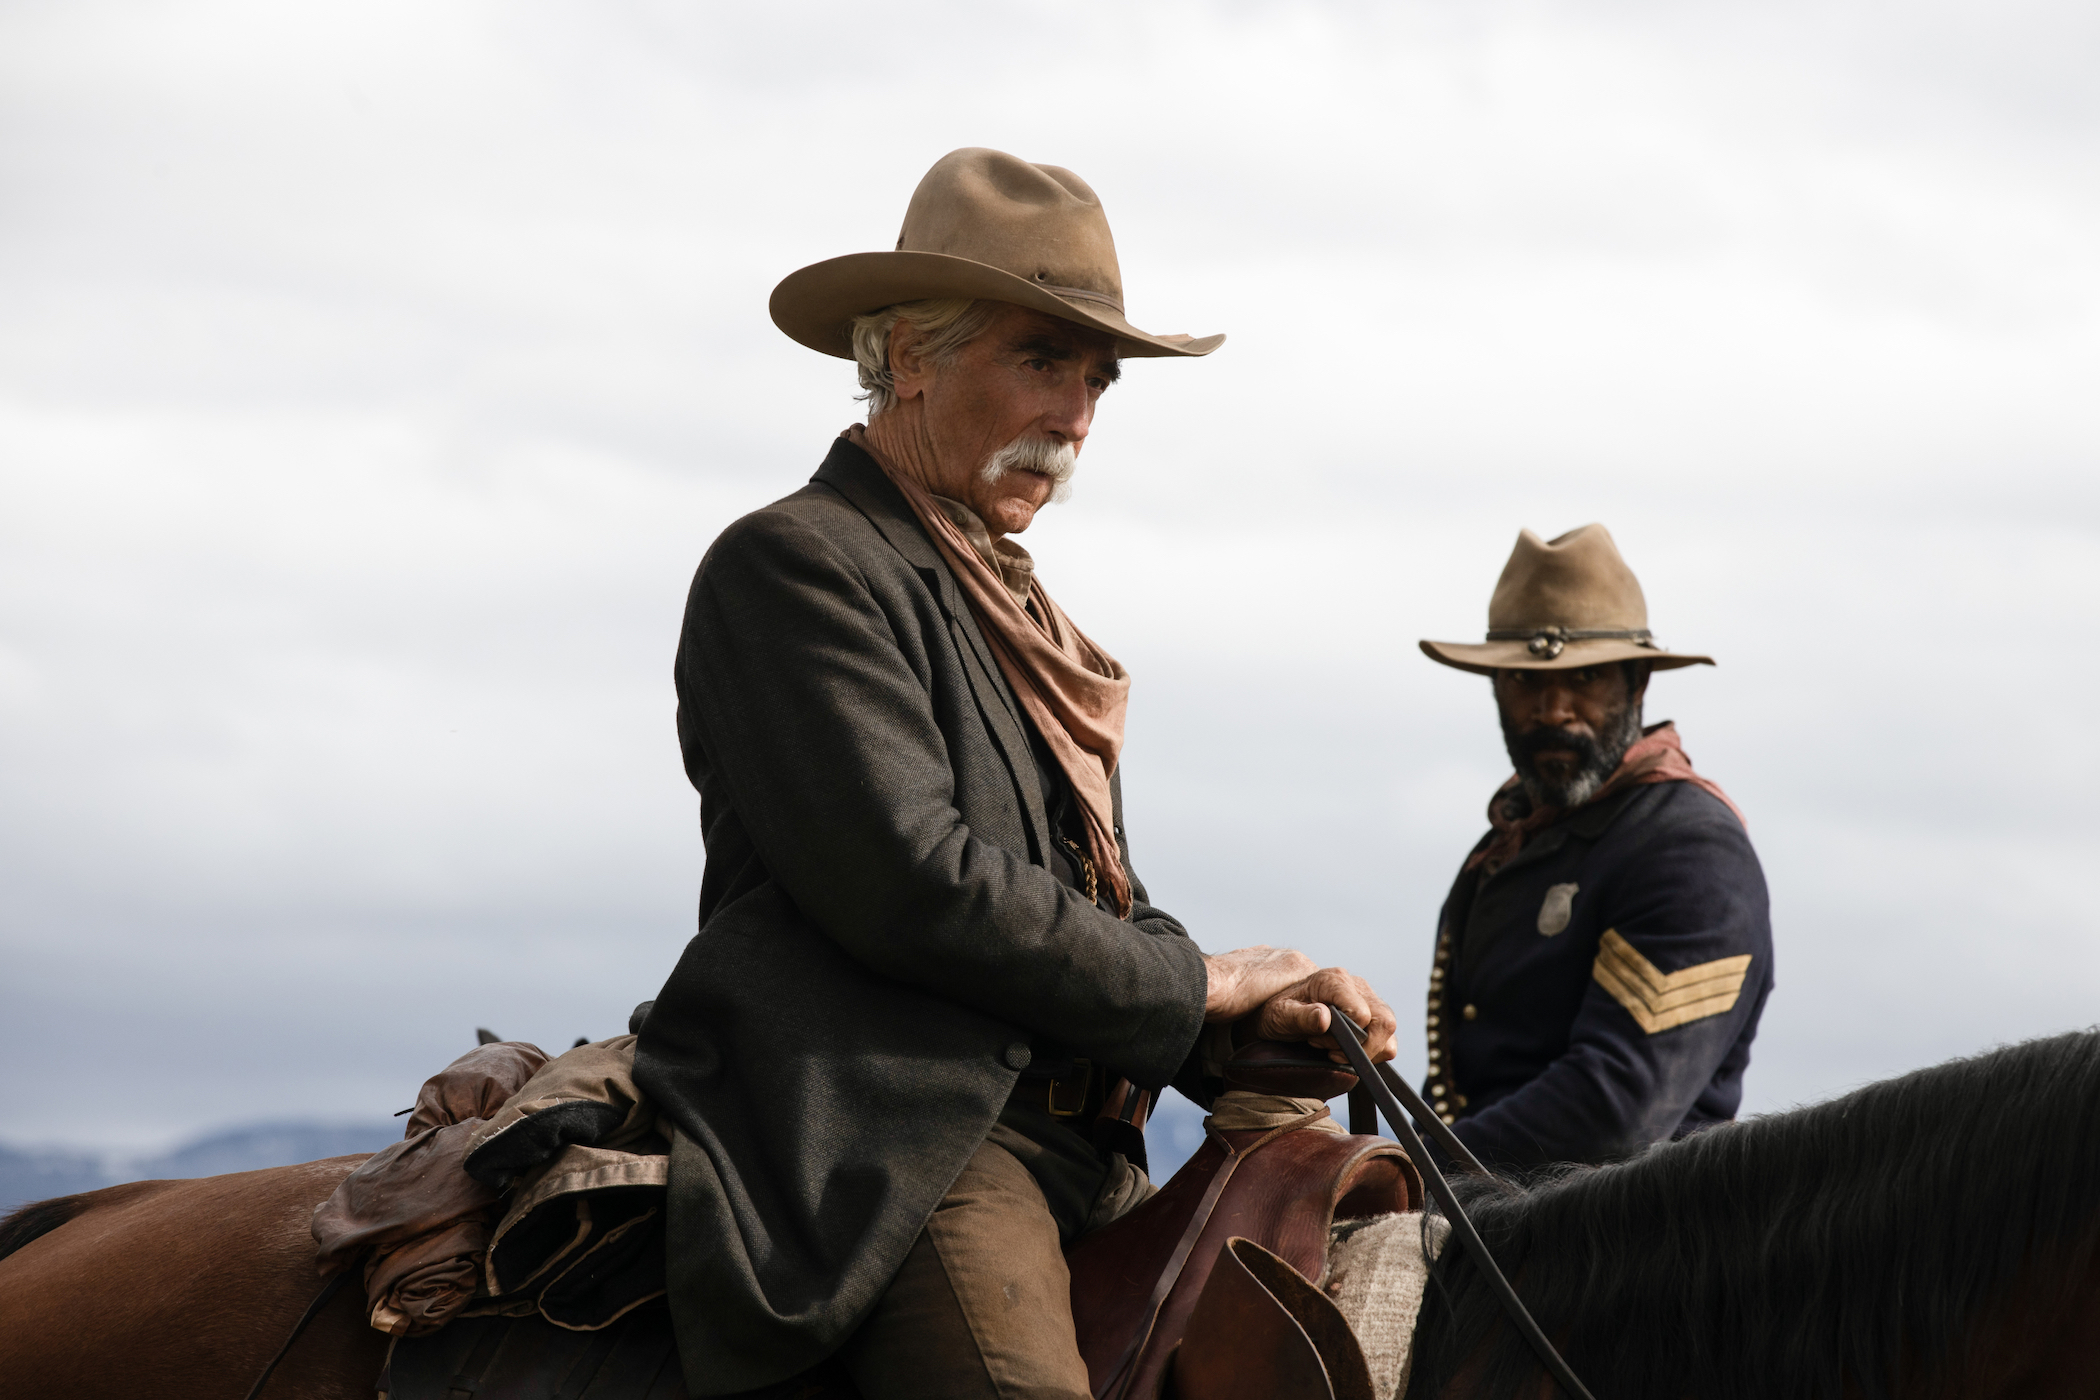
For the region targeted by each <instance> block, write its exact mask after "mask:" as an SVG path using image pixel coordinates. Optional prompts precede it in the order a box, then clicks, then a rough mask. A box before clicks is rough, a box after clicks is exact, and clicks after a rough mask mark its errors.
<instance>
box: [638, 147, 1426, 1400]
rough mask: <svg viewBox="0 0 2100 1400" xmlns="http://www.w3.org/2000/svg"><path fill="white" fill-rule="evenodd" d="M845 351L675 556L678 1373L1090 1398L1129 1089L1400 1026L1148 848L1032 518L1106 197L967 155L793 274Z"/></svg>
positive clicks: (661, 1004)
mask: <svg viewBox="0 0 2100 1400" xmlns="http://www.w3.org/2000/svg"><path fill="white" fill-rule="evenodd" d="M772 310H773V317H774V320H775V322H776V323H777V324H778V325H779V326H780V327H781V328H782V329H783V330H784V331H786V332H787V334H788V335H790V336H792V337H793V338H794V339H796V340H797V341H799V342H801V343H802V344H804V345H806V346H809V347H810V348H812V349H816V350H819V351H822V352H824V353H826V354H831V355H836V356H839V357H841V358H850V359H852V360H854V361H855V362H856V363H857V365H858V367H859V375H860V382H861V387H862V389H863V391H864V394H865V397H866V398H867V401H868V421H867V423H866V425H865V426H864V427H862V426H858V425H857V426H855V427H853V428H850V429H848V430H847V431H846V432H845V433H843V434H842V435H841V436H840V437H839V438H838V439H837V440H836V441H834V442H833V443H832V445H831V449H830V452H829V454H828V455H827V456H826V457H825V459H824V463H823V465H822V466H820V467H819V468H818V469H817V473H816V475H815V476H814V477H813V478H812V479H811V481H810V484H809V485H807V486H805V487H803V488H802V489H801V490H800V491H797V492H796V493H795V494H793V495H791V496H789V497H787V498H786V499H784V500H781V501H778V502H775V503H774V504H773V505H771V506H768V507H766V508H765V509H763V510H760V511H757V512H755V513H753V514H751V515H748V516H746V517H744V518H743V519H742V520H739V521H737V522H736V523H735V524H733V525H731V526H730V527H729V528H728V529H727V530H725V531H723V532H722V535H721V536H720V538H718V539H717V540H716V541H715V543H714V545H713V547H712V548H711V549H709V550H708V552H707V557H706V558H705V559H704V560H703V561H702V562H701V565H700V569H699V572H698V574H697V575H696V576H695V578H694V580H693V586H692V592H691V595H690V597H689V600H688V603H687V607H686V617H685V628H684V633H683V635H682V638H681V640H680V645H679V652H678V660H677V664H676V668H675V669H676V677H677V682H678V701H679V703H678V733H679V742H680V747H681V748H682V750H683V752H684V757H685V766H686V771H687V774H688V775H689V776H690V778H691V779H692V782H693V785H694V786H695V787H696V788H697V789H698V790H699V793H700V814H701V825H702V830H703V835H704V838H705V841H706V846H707V865H706V871H705V874H704V877H703V879H702V884H701V891H700V930H699V933H698V935H697V936H696V937H695V938H694V939H693V940H692V942H691V943H690V944H689V945H688V947H687V948H686V951H685V954H684V956H683V957H682V958H681V959H680V961H679V963H678V966H677V968H676V969H675V970H674V971H673V972H672V974H671V977H670V980H669V981H668V982H667V983H666V984H665V986H664V989H663V991H662V993H661V994H660V995H659V996H658V998H657V999H656V1001H655V1003H654V1004H653V1006H652V1007H651V1009H650V1010H649V1012H648V1015H647V1020H646V1021H645V1022H644V1024H643V1026H642V1028H641V1034H640V1043H639V1046H638V1050H637V1058H636V1078H637V1080H638V1081H639V1082H640V1084H641V1086H642V1088H643V1089H644V1090H645V1091H646V1092H647V1093H648V1095H649V1096H650V1098H651V1099H652V1100H654V1101H655V1102H656V1103H657V1104H658V1105H659V1106H660V1107H661V1109H662V1111H663V1115H664V1119H665V1121H666V1123H667V1124H668V1125H669V1127H670V1131H671V1138H672V1178H671V1193H670V1207H669V1210H670V1219H669V1249H670V1259H669V1266H668V1275H669V1280H670V1285H671V1307H672V1313H673V1317H674V1320H675V1323H676V1326H677V1331H678V1340H679V1351H680V1355H681V1359H682V1361H683V1363H684V1367H685V1371H686V1378H687V1384H688V1387H689V1388H690V1390H691V1391H692V1393H693V1394H695V1395H702V1396H705V1395H723V1394H730V1393H734V1392H738V1391H743V1390H747V1389H754V1388H758V1387H762V1386H768V1385H773V1384H776V1383H779V1382H782V1381H784V1380H786V1379H788V1378H790V1377H793V1376H795V1375H797V1374H798V1373H801V1372H803V1371H804V1370H806V1369H807V1368H809V1367H811V1366H813V1365H815V1364H817V1363H818V1362H820V1361H822V1360H824V1359H825V1358H827V1357H832V1356H836V1357H837V1358H838V1360H839V1362H840V1363H842V1364H843V1366H844V1367H845V1369H846V1370H847V1371H848V1372H849V1373H850V1375H851V1377H852V1379H853V1381H854V1383H855V1384H856V1385H857V1387H858V1388H859V1390H860V1392H861V1393H862V1394H863V1395H865V1396H867V1397H869V1398H870V1400H882V1398H883V1397H889V1396H899V1397H902V1396H985V1397H991V1396H999V1397H1012V1396H1031V1397H1033V1396H1042V1397H1066V1400H1081V1397H1084V1396H1086V1395H1087V1393H1088V1377H1087V1370H1086V1366H1085V1364H1084V1363H1083V1362H1082V1360H1081V1358H1080V1355H1079V1351H1078V1344H1077V1339H1076V1337H1075V1333H1074V1327H1073V1321H1072V1315H1071V1306H1070V1298H1069V1278H1068V1275H1067V1273H1066V1270H1065V1265H1064V1261H1063V1256H1062V1252H1061V1251H1062V1247H1063V1246H1064V1245H1065V1244H1067V1243H1069V1242H1070V1241H1071V1240H1072V1239H1074V1238H1076V1237H1077V1236H1078V1235H1079V1234H1081V1233H1082V1232H1084V1231H1087V1230H1089V1229H1093V1228H1096V1227H1098V1226H1100V1225H1102V1224H1105V1223H1106V1222H1108V1221H1110V1220H1112V1219H1114V1218H1116V1217H1117V1216H1118V1215H1119V1214H1120V1213H1122V1212H1124V1211H1126V1210H1128V1209H1129V1208H1130V1207H1131V1206H1132V1205H1134V1204H1136V1203H1137V1202H1138V1201H1140V1200H1142V1199H1143V1198H1144V1197H1145V1196H1146V1195H1147V1194H1148V1193H1149V1192H1150V1190H1151V1187H1150V1184H1149V1183H1148V1182H1147V1181H1146V1179H1145V1175H1144V1173H1143V1171H1142V1169H1141V1165H1142V1154H1143V1139H1142V1135H1141V1133H1140V1132H1138V1131H1136V1130H1135V1129H1134V1127H1133V1124H1141V1123H1142V1111H1141V1108H1140V1104H1141V1102H1142V1100H1141V1098H1140V1097H1139V1096H1141V1095H1146V1094H1149V1093H1151V1092H1154V1091H1157V1090H1159V1089H1161V1088H1163V1087H1165V1086H1166V1085H1168V1084H1172V1085H1174V1086H1175V1087H1176V1088H1178V1089H1179V1090H1181V1091H1182V1092H1184V1093H1186V1094H1188V1095H1190V1096H1192V1097H1194V1098H1196V1099H1198V1100H1199V1101H1206V1102H1207V1101H1208V1099H1209V1098H1210V1096H1211V1095H1212V1094H1214V1093H1215V1092H1216V1090H1217V1089H1218V1087H1220V1086H1219V1084H1218V1081H1217V1080H1216V1079H1214V1078H1213V1077H1211V1076H1210V1075H1209V1074H1207V1073H1206V1070H1207V1064H1206V1061H1205V1060H1204V1058H1203V1057H1202V1056H1201V1055H1199V1054H1198V1052H1197V1045H1198V1040H1199V1036H1200V1033H1201V1032H1202V1031H1203V1029H1204V1027H1205V1026H1206V1025H1222V1024H1225V1023H1229V1022H1232V1021H1236V1020H1239V1019H1240V1018H1242V1017H1246V1016H1250V1015H1251V1016H1256V1017H1258V1018H1259V1025H1260V1027H1261V1029H1262V1031H1263V1033H1264V1034H1266V1035H1267V1036H1269V1037H1270V1038H1273V1039H1299V1040H1311V1041H1312V1042H1313V1043H1314V1044H1326V1045H1328V1046H1329V1047H1331V1046H1332V1041H1331V1039H1329V1038H1327V1036H1326V1032H1327V1031H1328V1014H1329V1013H1328V1011H1327V1008H1326V1004H1327V1003H1334V1004H1338V1005H1340V1006H1342V1007H1343V1009H1344V1010H1346V1011H1348V1012H1349V1013H1350V1015H1351V1016H1352V1017H1354V1018H1355V1019H1357V1020H1358V1021H1360V1022H1361V1023H1363V1024H1365V1025H1366V1026H1367V1028H1368V1029H1369V1031H1370V1039H1371V1041H1372V1043H1373V1047H1374V1053H1375V1054H1377V1055H1379V1056H1381V1057H1389V1056H1390V1055H1391V1053H1392V1034H1393V1017H1392V1013H1391V1011H1390V1010H1389V1009H1388V1008H1387V1007H1386V1006H1385V1005H1384V1003H1383V1002H1381V1001H1380V1000H1379V999H1378V998H1377V997H1376V996H1375V995H1374V994H1373V993H1372V992H1371V991H1370V989H1369V988H1368V987H1366V986H1365V985H1364V984H1363V983H1362V982H1361V981H1360V980H1359V979H1357V978H1355V977H1353V976H1351V975H1349V974H1348V973H1346V972H1344V971H1342V970H1340V969H1337V968H1328V969H1322V968H1320V967H1319V966H1318V965H1317V964H1315V963H1314V962H1313V960H1312V959H1311V958H1309V957H1307V956H1305V955H1304V954H1302V953H1297V952H1293V951H1290V950H1283V949H1274V948H1267V947H1256V948H1247V949H1241V950H1239V951H1237V952H1230V953H1222V954H1215V955H1207V954H1205V953H1204V952H1202V951H1201V950H1200V949H1199V948H1198V947H1197V946H1196V944H1195V943H1194V942H1193V941H1192V940H1191V939H1190V938H1189V936H1188V933H1187V931H1186V930H1184V929H1183V928H1182V926H1181V925H1180V924H1179V923H1177V922H1176V921H1175V920H1174V919H1173V918H1172V917H1171V916H1169V915H1168V914H1166V913H1165V912H1164V911H1162V910H1160V909H1159V908H1157V907H1156V906H1154V905H1153V904H1152V903H1151V900H1150V897H1149V895H1148V893H1147V891H1146V889H1145V886H1144V884H1143V882H1142V881H1140V880H1139V879H1138V877H1137V874H1136V872H1135V871H1134V870H1133V869H1132V866H1131V859H1130V843H1129V840H1128V838H1127V837H1126V835H1125V833H1124V827H1123V805H1122V788H1121V763H1120V759H1121V754H1122V742H1123V715H1124V707H1125V703H1126V699H1127V696H1128V693H1129V686H1130V678H1129V676H1128V674H1127V673H1126V672H1125V671H1124V670H1123V668H1122V666H1120V665H1119V664H1118V663H1117V662H1116V661H1115V659H1114V658H1113V657H1111V656H1110V655H1109V654H1108V653H1107V652H1106V651H1105V650H1103V649H1102V648H1101V647H1100V646H1099V645H1097V644H1096V643H1095V642H1093V641H1092V640H1091V639H1090V638H1089V637H1088V636H1087V635H1086V634H1085V633H1083V632H1081V631H1080V630H1079V629H1078V627H1076V626H1075V625H1074V624H1073V622H1072V620H1071V619H1070V618H1069V617H1067V616H1066V615H1065V613H1064V611H1063V609H1061V608H1059V607H1058V605H1057V604H1056V602H1055V601H1053V600H1052V598H1051V596H1050V594H1049V593H1048V592H1047V591H1046V590H1045V588H1044V586H1043V583H1042V581H1041V580H1040V579H1039V578H1038V577H1037V576H1036V573H1035V568H1034V562H1033V560H1032V559H1031V558H1030V557H1029V554H1028V552H1027V551H1026V550H1025V549H1023V548H1022V547H1021V546H1020V545H1019V544H1018V543H1016V542H1015V540H1014V539H1013V536H1015V535H1018V534H1019V533H1021V532H1022V531H1024V530H1026V529H1027V528H1028V527H1029V525H1030V524H1031V523H1032V522H1033V520H1034V519H1035V516H1036V513H1037V512H1038V511H1039V510H1041V509H1042V508H1043V506H1045V505H1046V504H1048V503H1049V502H1051V501H1053V500H1058V499H1061V498H1062V495H1063V493H1064V491H1065V488H1066V486H1067V484H1068V483H1069V482H1070V480H1071V477H1072V473H1073V470H1074V468H1075V466H1076V464H1077V462H1078V459H1079V456H1080V453H1081V451H1082V449H1083V448H1084V446H1085V443H1086V440H1087V437H1088V435H1089V433H1090V432H1091V431H1092V427H1093V420H1094V412H1095V409H1096V406H1097V405H1098V403H1099V401H1100V399H1101V396H1102V395H1103V394H1104V393H1105V392H1106V391H1107V390H1108V389H1109V387H1110V386H1111V385H1112V384H1114V383H1115V382H1116V379H1117V377H1118V374H1119V361H1120V359H1122V358H1124V357H1128V356H1139V355H1142V356H1160V357H1169V358H1184V357H1194V356H1200V355H1204V354H1207V353H1209V352H1210V351H1211V350H1213V349H1215V348H1216V346H1217V345H1218V344H1219V343H1220V342H1221V341H1222V340H1223V337H1222V336H1213V337H1208V338H1206V339H1201V340H1197V339H1192V338H1190V337H1188V336H1160V335H1150V334H1147V333H1146V332H1144V331H1141V330H1138V329H1137V328H1136V327H1135V326H1133V325H1131V324H1130V322H1129V321H1128V320H1126V319H1125V318H1124V315H1123V307H1122V286H1121V279H1120V275H1119V273H1118V271H1117V267H1116V260H1115V248H1114V244H1113V242H1112V240H1111V239H1110V236H1109V232H1108V224H1107V220H1106V218H1105V216H1104V215H1103V214H1102V212H1101V206H1100V203H1099V201H1098V200H1097V199H1096V198H1095V196H1094V193H1093V191H1092V190H1091V189H1089V188H1088V187H1087V185H1086V184H1085V182H1084V181H1082V180H1080V179H1079V177H1078V176H1076V175H1074V174H1072V173H1071V172H1070V171H1068V170H1062V169H1059V168H1057V167H1054V166H1039V165H1031V164H1028V163H1026V162H1023V161H1020V160H1017V159H1015V158H1014V157H1012V156H1008V155H1003V154H1001V153H999V152H996V151H987V150H963V151H957V152H954V153H952V154H950V155H949V156H947V157H945V158H944V159H942V160H941V161H940V162H939V163H938V164H936V165H935V166H934V168H933V169H932V170H931V171H930V172H929V173H928V174H927V176H926V178H925V180H924V181H922V182H921V184H920V186H919V189H918V191H917V193H915V194H914V195H913V197H912V201H911V205H910V208H909V209H908V211H907V212H906V214H905V219H904V229H903V233H902V235H901V236H900V237H899V239H898V242H897V247H896V249H895V250H893V251H890V252H882V253H863V254H854V255H850V256H847V257H843V258H834V259H831V260H829V261H827V262H823V263H818V264H815V265H814V266H811V267H807V268H804V269H802V270H801V271H800V272H797V273H795V274H793V275H792V276H790V277H789V278H788V279H787V280H786V281H784V282H783V283H781V285H780V286H779V288H778V289H776V291H775V292H774V295H773V305H772Z"/></svg>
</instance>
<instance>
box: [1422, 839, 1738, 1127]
mask: <svg viewBox="0 0 2100 1400" xmlns="http://www.w3.org/2000/svg"><path fill="white" fill-rule="evenodd" d="M1607 908H1608V910H1609V912H1608V914H1607V915H1606V921H1607V930H1608V931H1607V932H1606V933H1605V935H1604V937H1603V939H1602V941H1601V946H1600V948H1599V951H1598V954H1597V960H1596V962H1595V963H1594V964H1593V965H1592V972H1591V978H1590V982H1589V986H1588V988H1587V990H1586V991H1585V992H1584V994H1583V1000H1582V1006H1581V1010H1580V1011H1579V1012H1578V1014H1577V1015H1576V1018H1575V1023H1574V1025H1573V1027H1572V1028H1571V1030H1570V1033H1569V1037H1568V1048H1567V1050H1566V1052H1565V1053H1564V1054H1562V1055H1561V1056H1560V1058H1558V1059H1557V1060H1555V1061H1554V1062H1553V1063H1552V1064H1551V1065H1549V1066H1548V1067H1547V1068H1546V1070H1545V1072H1544V1073H1543V1074H1540V1075H1539V1076H1538V1077H1537V1078H1535V1079H1533V1080H1531V1081H1530V1082H1529V1083H1527V1084H1525V1085H1524V1086H1523V1087H1522V1088H1519V1089H1517V1090H1516V1091H1515V1092H1513V1093H1511V1094H1509V1095H1508V1096H1506V1097H1504V1098H1502V1099H1499V1100H1497V1101H1496V1102H1495V1103H1493V1104H1491V1105H1489V1106H1488V1107H1487V1108H1485V1109H1483V1110H1481V1111H1480V1112H1479V1113H1476V1114H1474V1115H1472V1116H1471V1117H1468V1118H1465V1119H1462V1120H1460V1122H1459V1123H1458V1124H1457V1125H1456V1126H1455V1128H1454V1131H1455V1132H1456V1133H1457V1134H1458V1137H1459V1140H1460V1141H1462V1142H1464V1143H1465V1144H1466V1146H1468V1147H1470V1148H1471V1149H1472V1150H1473V1152H1474V1154H1475V1155H1477V1156H1479V1157H1480V1158H1481V1159H1482V1160H1483V1161H1485V1162H1487V1163H1488V1164H1489V1165H1490V1166H1500V1167H1512V1168H1523V1167H1531V1166H1538V1165H1541V1164H1543V1163H1547V1162H1596V1161H1607V1160H1612V1159H1616V1158H1621V1157H1626V1156H1630V1155H1632V1154H1633V1153H1635V1152H1639V1151H1641V1150H1642V1149H1644V1148H1646V1147H1647V1146H1649V1145H1650V1144H1651V1143H1655V1142H1660V1141H1663V1140H1664V1139H1666V1138H1668V1137H1670V1136H1671V1134H1672V1133H1673V1132H1674V1131H1675V1130H1676V1128H1677V1126H1678V1125H1679V1124H1680V1123H1682V1122H1683V1121H1684V1119H1685V1117H1686V1114H1687V1113H1688V1112H1689V1111H1690V1109H1691V1107H1692V1105H1693V1103H1694V1101H1696V1100H1697V1099H1698V1097H1699V1095H1700V1093H1701V1092H1702V1091H1703V1090H1704V1089H1705V1088H1706V1086H1707V1085H1708V1084H1709V1083H1710V1082H1711V1081H1712V1079H1713V1077H1714V1073H1715V1070H1716V1069H1717V1068H1718V1067H1719V1066H1720V1064H1721V1062H1722V1060H1723V1059H1725V1058H1726V1057H1727V1055H1728V1053H1729V1051H1730V1050H1731V1049H1732V1048H1733V1047H1734V1046H1735V1045H1736V1043H1737V1042H1738V1041H1739V1040H1744V1039H1746V1038H1747V1037H1748V1035H1750V1034H1752V1033H1754V1031H1755V1026H1756V1019H1757V1016H1758V1014H1759V1012H1760V1011H1761V1010H1762V1008H1763V1003H1764V990H1765V988H1766V987H1767V986H1768V985H1769V983H1770V981H1771V977H1772V930H1771V918H1770V911H1769V906H1768V902H1767V897H1766V892H1765V882H1764V873H1763V871H1762V870H1761V869H1760V868H1759V866H1758V862H1757V855H1756V853H1755V852H1754V851H1753V850H1752V849H1751V847H1750V840H1749V837H1748V836H1747V835H1746V834H1745V833H1744V831H1743V829H1742V827H1741V825H1740V824H1739V823H1737V822H1736V820H1735V819H1734V818H1733V817H1732V816H1730V815H1729V814H1728V813H1727V812H1726V810H1725V809H1723V808H1721V806H1720V804H1719V803H1713V804H1712V807H1711V810H1710V811H1707V812H1705V813H1703V814H1702V816H1701V818H1700V819H1699V820H1697V821H1694V822H1689V823H1684V824H1680V825H1674V826H1670V827H1666V828H1665V829H1663V830H1661V831H1658V832H1656V833H1655V834H1654V835H1653V836H1652V837H1651V838H1650V839H1649V840H1648V841H1647V842H1646V843H1645V845H1644V846H1643V847H1642V848H1641V849H1640V850H1639V851H1637V852H1636V853H1635V855H1634V856H1633V858H1632V859H1631V860H1630V861H1629V863H1628V865H1627V866H1626V868H1625V869H1624V870H1623V871H1622V873H1621V874H1620V876H1619V880H1618V888H1617V889H1616V890H1613V891H1611V892H1610V893H1609V904H1608V906H1607Z"/></svg>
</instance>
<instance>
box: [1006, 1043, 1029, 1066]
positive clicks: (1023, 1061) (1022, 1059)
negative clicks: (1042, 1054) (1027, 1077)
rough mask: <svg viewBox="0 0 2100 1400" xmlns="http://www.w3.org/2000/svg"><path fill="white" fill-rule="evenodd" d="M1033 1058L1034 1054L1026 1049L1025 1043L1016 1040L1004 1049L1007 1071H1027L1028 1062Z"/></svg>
mask: <svg viewBox="0 0 2100 1400" xmlns="http://www.w3.org/2000/svg"><path fill="white" fill-rule="evenodd" d="M1034 1058H1035V1052H1034V1051H1032V1050H1030V1049H1029V1048H1028V1044H1027V1042H1026V1041H1020V1040H1017V1041H1015V1042H1014V1043H1013V1044H1011V1045H1009V1046H1007V1047H1006V1067H1007V1068H1008V1069H1027V1068H1028V1062H1029V1061H1030V1060H1032V1059H1034Z"/></svg>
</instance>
